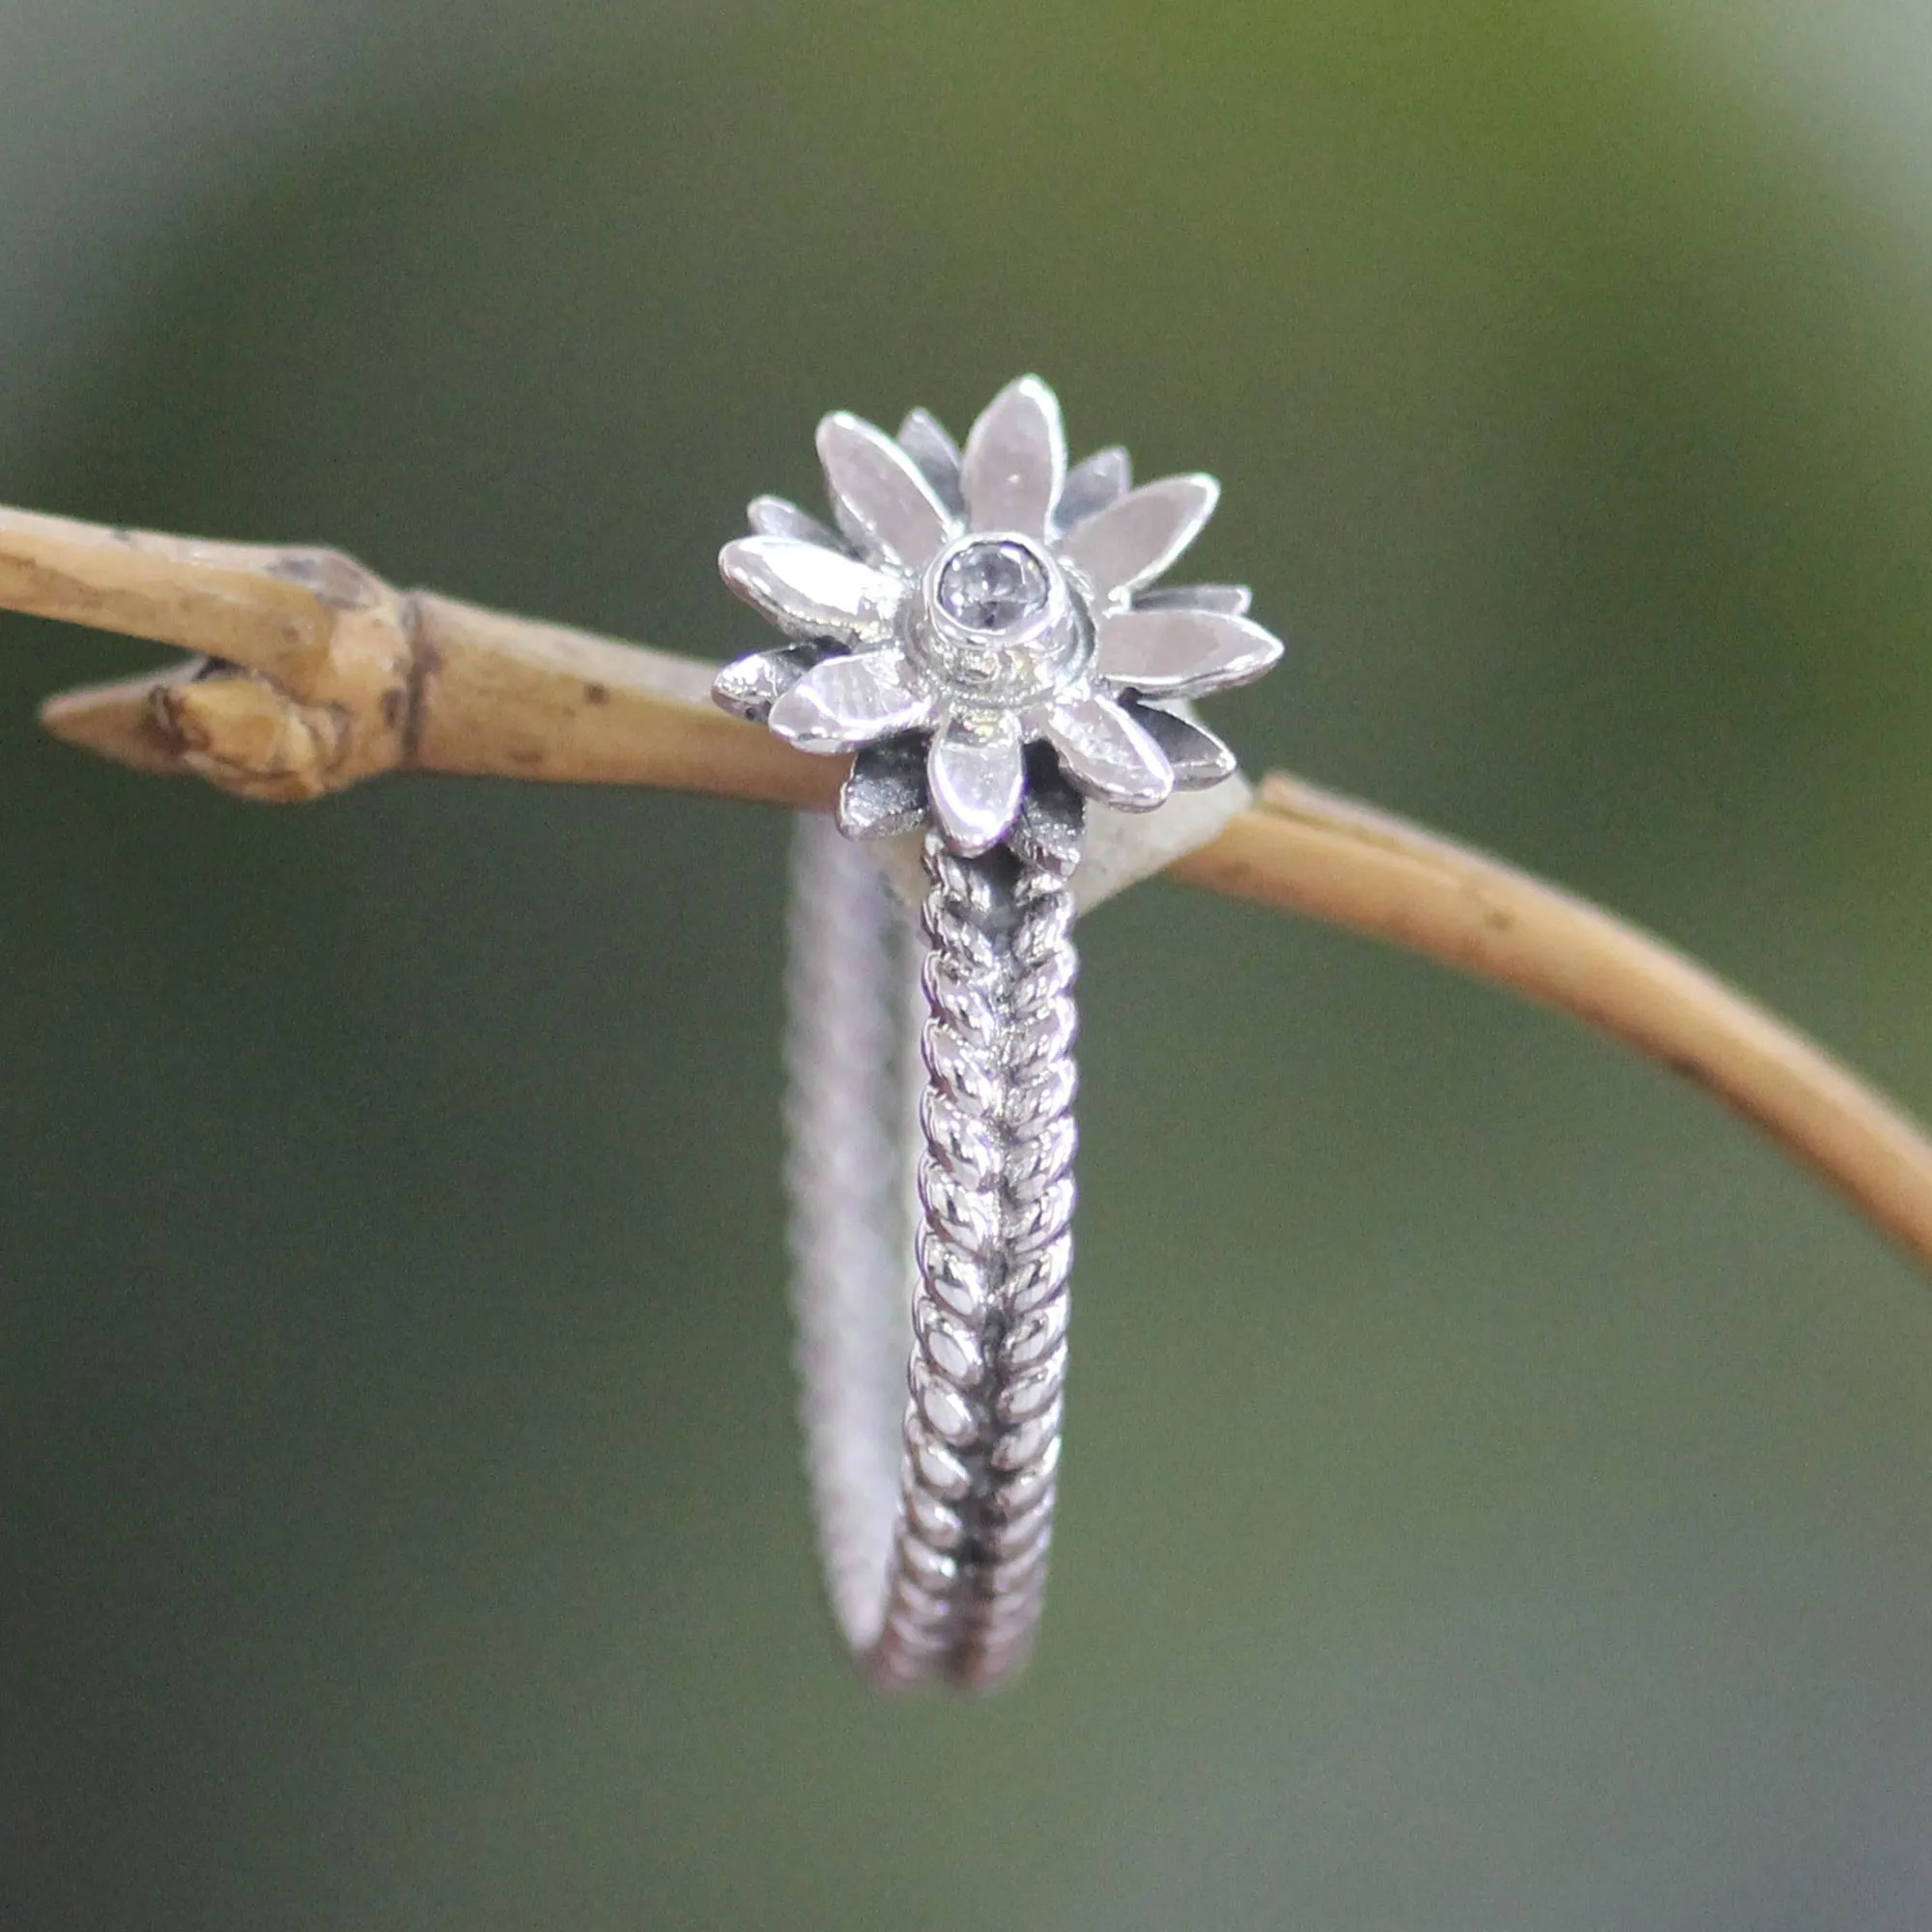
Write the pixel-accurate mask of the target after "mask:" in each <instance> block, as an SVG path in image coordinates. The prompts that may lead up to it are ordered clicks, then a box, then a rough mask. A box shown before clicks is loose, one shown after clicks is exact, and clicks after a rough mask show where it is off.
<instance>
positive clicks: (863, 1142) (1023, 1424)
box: [786, 818, 1076, 1690]
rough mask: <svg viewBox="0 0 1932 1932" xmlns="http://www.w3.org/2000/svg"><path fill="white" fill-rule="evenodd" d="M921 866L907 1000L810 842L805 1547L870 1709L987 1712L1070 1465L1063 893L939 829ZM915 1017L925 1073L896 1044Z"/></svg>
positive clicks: (880, 921) (802, 1294)
mask: <svg viewBox="0 0 1932 1932" xmlns="http://www.w3.org/2000/svg"><path fill="white" fill-rule="evenodd" d="M924 858H925V870H926V879H927V884H928V890H927V894H926V898H925V904H924V908H923V916H922V922H921V923H922V928H923V935H924V942H925V945H924V950H923V957H922V958H921V960H920V963H919V970H918V976H917V984H916V992H917V1001H916V1002H915V1000H914V999H913V998H911V997H909V987H908V980H909V977H910V976H909V975H908V973H907V972H906V971H905V970H904V968H903V966H902V965H901V964H900V962H899V961H898V960H897V959H896V958H895V950H896V949H895V928H897V927H898V926H899V925H900V924H901V922H900V921H898V919H897V917H896V915H895V912H894V909H893V908H892V906H891V903H890V901H889V899H888V898H887V895H886V893H885V890H884V888H883V886H882V885H881V884H880V883H879V880H878V876H877V873H876V871H875V869H874V867H872V866H871V864H870V863H869V862H868V861H867V859H866V857H865V856H864V855H863V854H862V853H861V852H859V851H857V850H856V849H855V848H853V847H852V846H851V845H850V844H849V843H848V842H847V841H846V840H844V839H843V838H840V837H839V836H838V833H837V831H836V830H835V829H834V828H833V827H832V826H831V825H830V824H829V823H827V822H825V821H823V820H820V819H812V818H807V819H802V820H801V822H800V826H799V831H798V838H797V844H796V847H795V852H794V869H793V894H792V914H791V946H792V952H791V962H792V963H791V973H790V980H789V1012H790V1031H789V1039H788V1055H787V1061H788V1070H789V1081H790V1084H789V1094H788V1100H787V1110H786V1119H787V1124H788V1127H789V1132H790V1145H791V1152H790V1158H789V1162H788V1166H787V1181H788V1185H789V1189H790V1194H791V1204H792V1210H791V1241H792V1254H793V1262H794V1279H793V1296H794V1303H795V1307H796V1311H797V1318H798V1325H799V1367H800V1373H801V1378H802V1381H803V1398H804V1400H803V1407H804V1416H805V1427H806V1440H807V1453H808V1460H809V1463H810V1474H811V1481H812V1488H813V1492H814V1497H815V1500H816V1503H817V1509H818V1521H819V1534H820V1542H821V1546H822V1548H823V1551H824V1556H825V1565H826V1574H827V1578H828V1581H829V1584H830V1588H831V1593H832V1599H833V1605H834V1608H835V1609H836V1611H837V1613H838V1619H839V1623H840V1625H841V1627H842V1629H843V1631H844V1633H845V1636H846V1640H847V1642H848V1643H849V1644H850V1645H851V1647H852V1650H853V1653H854V1655H855V1656H856V1657H857V1658H858V1659H859V1661H860V1663H861V1666H862V1668H863V1669H864V1670H865V1671H866V1673H867V1676H868V1677H869V1678H871V1679H872V1681H873V1682H874V1683H876V1684H879V1685H881V1686H883V1687H886V1688H890V1689H901V1688H909V1687H911V1686H914V1685H917V1684H922V1683H926V1682H930V1681H933V1680H937V1679H946V1680H950V1681H952V1682H955V1683H959V1684H963V1685H967V1686H970V1687H972V1688H974V1689H980V1690H990V1689H992V1688H993V1687H995V1686H996V1685H998V1684H1000V1683H1001V1682H1003V1681H1004V1680H1005V1679H1006V1678H1008V1677H1009V1676H1011V1675H1012V1674H1013V1673H1014V1672H1015V1671H1016V1670H1018V1669H1019V1668H1020V1666H1021V1665H1022V1664H1023V1663H1024V1662H1026V1659H1027V1656H1028V1654H1029V1652H1030V1651H1031V1649H1032V1645H1033V1638H1034V1633H1035V1630H1036V1627H1037V1621H1038V1616H1039V1607H1040V1600H1041V1596H1042V1592H1043V1590H1044V1586H1045V1577H1046V1555H1047V1546H1048V1542H1049V1539H1050V1536H1051V1530H1052V1520H1053V1502H1054V1492H1055V1482H1056V1471H1057V1469H1058V1466H1059V1460H1060V1424H1061V1408H1062V1389H1063V1384H1064V1381H1065V1366H1066V1318H1067V1306H1068V1304H1067V1292H1066V1282H1067V1274H1068V1271H1069V1268H1070V1266H1071V1262H1072V1236H1071V1234H1070V1232H1069V1229H1070V1223H1071V1220H1072V1215H1073V1200H1074V1189H1073V1179H1072V1163H1073V1152H1074V1145H1075V1131H1074V1124H1073V1119H1072V1113H1071V1108H1072V1103H1073V1094H1074V1086H1075V1072H1074V1065H1073V1058H1072V1046H1073V1037H1074V1029H1075V1017H1074V1009H1073V1001H1072V998H1071V988H1072V984H1073V978H1074V972H1075V964H1076V962H1075V955H1074V951H1073V946H1072V941H1071V936H1070V935H1071V930H1072V924H1073V913H1074V906H1073V899H1072V895H1071V893H1070V892H1069V891H1068V889H1067V886H1066V883H1065V879H1064V877H1062V876H1060V874H1059V872H1057V871H1054V870H1048V869H1044V868H1041V867H1035V866H1031V865H1025V864H1022V863H1021V862H1020V861H1018V860H1016V859H1014V858H1013V857H1012V856H1011V855H1010V854H1009V853H1008V852H1005V851H996V852H993V853H989V854H987V855H986V856H985V857H983V858H975V859H962V858H960V857H959V856H958V855H956V854H955V853H953V852H952V851H950V850H949V849H948V848H947V846H946V844H945V842H944V841H943V840H942V839H941V838H939V837H938V836H937V835H936V834H928V835H927V838H926V841H925V852H924ZM908 937H909V935H908ZM906 951H907V952H910V951H911V949H910V948H907V949H906ZM914 1010H921V1011H923V1014H924V1020H923V1025H922V1026H921V1028H920V1031H919V1047H918V1053H917V1056H916V1057H915V1056H914V1055H913V1054H912V1053H910V1052H908V1051H906V1050H905V1049H904V1047H903V1045H902V1044H901V1043H900V1042H901V1041H902V1039H903V1035H904V1033H905V1032H906V1031H907V1030H908V1029H907V1028H906V1026H905V1024H904V1020H903V1018H902V1016H903V1015H906V1014H907V1013H908V1012H910V1011H914ZM907 1082H911V1083H912V1084H913V1086H914V1089H915V1091H916V1093H917V1096H918V1097H917V1106H918V1128H919V1137H920V1146H921V1153H920V1157H919V1160H918V1164H917V1172H916V1179H917V1200H916V1204H915V1203H913V1202H912V1201H910V1200H909V1198H908V1189H907V1188H906V1186H905V1184H904V1180H903V1178H902V1177H903V1172H904V1170H903V1168H902V1166H901V1165H900V1163H899V1161H898V1160H897V1159H896V1158H895V1155H894V1153H893V1145H894V1141H895V1139H900V1140H904V1139H906V1138H909V1136H908V1135H906V1134H905V1133H904V1132H903V1131H902V1129H904V1128H906V1127H909V1126H910V1122H905V1121H904V1120H903V1114H904V1112H905V1102H904V1097H903V1096H904V1093H905V1087H906V1083H907ZM895 1117H896V1118H895ZM909 1224H910V1225H909ZM908 1234H910V1236H911V1239H910V1243H908V1238H907V1236H908ZM908 1245H910V1249H911V1256H912V1259H913V1261H914V1263H915V1267H914V1269H913V1271H912V1276H911V1280H910V1284H909V1289H910V1292H909V1293H908V1277H907V1271H906V1266H905V1258H906V1254H907V1248H908ZM908 1344H909V1345H910V1346H909V1347H908ZM908 1361H909V1367H908V1368H907V1370H906V1372H905V1376H904V1379H903V1381H899V1380H898V1368H899V1364H901V1363H907V1362H908ZM895 1382H896V1383H897V1386H896V1387H895Z"/></svg>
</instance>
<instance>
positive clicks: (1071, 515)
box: [1053, 444, 1134, 531]
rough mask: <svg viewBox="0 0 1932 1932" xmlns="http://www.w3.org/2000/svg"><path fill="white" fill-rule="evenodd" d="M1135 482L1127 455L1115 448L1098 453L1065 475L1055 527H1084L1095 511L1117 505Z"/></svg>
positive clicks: (1054, 520) (1054, 518)
mask: <svg viewBox="0 0 1932 1932" xmlns="http://www.w3.org/2000/svg"><path fill="white" fill-rule="evenodd" d="M1133 480H1134V466H1133V461H1132V459H1131V458H1130V457H1129V456H1128V455H1127V452H1126V451H1125V450H1124V449H1122V448H1121V447H1120V446H1119V444H1116V445H1115V446H1114V447H1113V448H1112V449H1096V450H1095V451H1094V454H1093V455H1092V456H1089V457H1087V458H1085V459H1084V460H1083V461H1081V462H1079V463H1076V464H1075V465H1074V466H1073V468H1072V469H1069V470H1068V471H1067V472H1066V481H1065V483H1064V484H1062V486H1061V490H1060V501H1059V502H1058V503H1056V504H1055V505H1054V506H1053V526H1054V528H1055V529H1057V530H1063V531H1064V530H1070V529H1071V528H1072V527H1073V526H1074V525H1075V524H1084V523H1085V522H1086V521H1087V519H1088V518H1089V517H1091V516H1092V515H1093V514H1094V511H1096V510H1104V509H1105V508H1106V507H1107V505H1108V504H1109V503H1115V502H1118V501H1119V500H1120V499H1121V498H1122V497H1124V496H1125V495H1126V494H1127V488H1128V486H1129V485H1130V484H1131V483H1132V482H1133Z"/></svg>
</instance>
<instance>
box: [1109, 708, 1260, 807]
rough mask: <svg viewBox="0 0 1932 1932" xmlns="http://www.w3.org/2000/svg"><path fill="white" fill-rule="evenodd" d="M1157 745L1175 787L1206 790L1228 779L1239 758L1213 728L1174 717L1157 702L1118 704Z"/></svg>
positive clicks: (1188, 789) (1182, 789) (1235, 768)
mask: <svg viewBox="0 0 1932 1932" xmlns="http://www.w3.org/2000/svg"><path fill="white" fill-rule="evenodd" d="M1122 709H1123V710H1124V711H1125V712H1126V714H1127V716H1128V717H1129V718H1131V719H1132V720H1133V721H1134V723H1135V724H1136V725H1139V726H1140V727H1141V729H1142V730H1143V731H1145V732H1146V733H1147V734H1148V736H1149V737H1150V738H1151V739H1152V740H1153V741H1154V743H1155V744H1156V745H1158V746H1159V747H1160V754H1161V756H1162V757H1164V758H1165V759H1166V760H1167V762H1168V765H1169V767H1170V769H1172V771H1173V773H1174V783H1175V788H1176V790H1178V791H1206V790H1207V789H1208V786H1209V785H1217V784H1219V783H1220V782H1221V781H1222V780H1223V779H1231V778H1233V777H1234V776H1235V773H1236V770H1237V769H1238V767H1239V760H1238V759H1237V758H1236V756H1235V754H1234V753H1233V752H1232V751H1230V750H1229V749H1228V747H1227V746H1226V745H1224V744H1223V743H1222V742H1221V741H1220V739H1218V738H1217V737H1215V735H1214V734H1213V732H1211V731H1209V730H1208V729H1207V728H1206V727H1205V726H1203V725H1196V724H1195V723H1194V722H1193V721H1192V720H1191V719H1187V718H1177V717H1176V716H1175V715H1174V713H1173V712H1171V711H1163V710H1162V709H1161V708H1160V707H1159V705H1157V704H1127V705H1124V706H1122Z"/></svg>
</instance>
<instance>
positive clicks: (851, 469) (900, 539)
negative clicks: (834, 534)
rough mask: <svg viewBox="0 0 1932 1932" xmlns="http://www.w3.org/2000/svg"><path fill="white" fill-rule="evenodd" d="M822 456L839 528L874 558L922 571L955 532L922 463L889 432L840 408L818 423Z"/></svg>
mask: <svg viewBox="0 0 1932 1932" xmlns="http://www.w3.org/2000/svg"><path fill="white" fill-rule="evenodd" d="M818 460H819V461H820V462H821V463H822V464H823V465H824V466H825V487H826V489H827V490H828V491H829V492H830V493H831V496H832V507H833V511H834V513H835V514H836V515H837V517H838V527H839V528H840V529H842V530H843V531H844V532H845V534H846V535H847V536H848V537H850V538H851V539H852V541H853V543H854V544H856V545H857V546H858V548H859V550H860V552H861V553H862V554H864V555H866V556H867V557H869V558H870V559H871V560H872V561H873V562H874V563H884V564H889V565H891V566H892V567H893V568H894V569H895V570H902V571H905V572H907V573H909V574H917V573H918V572H920V571H922V570H923V569H924V568H925V566H926V564H927V563H928V562H930V561H931V559H932V554H933V553H934V552H935V551H937V550H938V549H939V548H940V546H941V545H942V544H944V543H946V542H948V541H949V540H950V539H951V538H952V537H953V536H955V535H956V534H957V533H958V532H957V526H955V525H954V523H953V521H952V513H951V512H950V511H949V510H948V509H947V507H946V505H945V504H944V503H942V502H941V501H940V500H939V498H938V497H936V496H935V495H934V494H933V489H932V485H931V484H930V483H928V482H927V481H926V480H925V478H924V477H923V475H922V474H921V473H920V469H919V466H918V465H917V464H916V463H914V462H913V460H912V458H911V457H909V456H908V455H907V454H906V453H905V451H904V450H902V449H901V448H900V447H899V446H898V444H897V443H895V441H894V440H892V438H891V437H889V436H888V435H887V434H886V433H885V431H884V430H881V429H874V428H873V427H872V425H871V424H870V423H868V422H862V421H861V420H860V419H859V417H857V416H854V415H847V414H846V413H845V412H843V411H842V410H841V411H839V412H838V413H837V414H835V415H829V416H827V417H826V418H825V420H824V421H823V422H822V423H820V424H819V425H818Z"/></svg>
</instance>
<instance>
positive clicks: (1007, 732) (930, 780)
mask: <svg viewBox="0 0 1932 1932" xmlns="http://www.w3.org/2000/svg"><path fill="white" fill-rule="evenodd" d="M925 776H926V782H927V784H928V785H929V786H930V787H931V790H932V810H933V815H934V817H936V818H937V819H938V820H939V829H940V830H941V831H942V832H943V833H945V835H946V842H947V843H948V844H949V845H951V846H952V848H953V850H954V851H956V852H963V853H965V854H967V855H968V856H969V857H970V856H971V855H972V854H974V853H976V852H984V851H987V850H989V849H990V848H991V847H993V846H995V845H997V844H998V843H999V842H1000V840H1001V839H1002V838H1004V837H1005V836H1006V833H1007V828H1008V827H1009V826H1010V825H1011V824H1012V822H1013V818H1014V815H1015V814H1016V813H1017V812H1018V810H1019V809H1020V794H1021V792H1022V791H1023V790H1024V789H1025V785H1026V759H1025V757H1024V755H1023V754H1022V753H1021V750H1020V727H1019V721H1018V720H1017V719H1015V718H1012V717H1002V718H1000V719H998V720H997V721H996V722H995V723H994V724H993V725H991V726H990V727H989V728H985V729H978V728H969V727H964V726H962V725H958V724H952V723H949V724H948V725H947V726H946V728H945V729H944V730H942V731H940V732H939V733H938V734H937V735H936V736H935V737H934V738H933V741H932V753H931V755H930V756H929V757H928V758H927V760H926V766H925Z"/></svg>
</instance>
